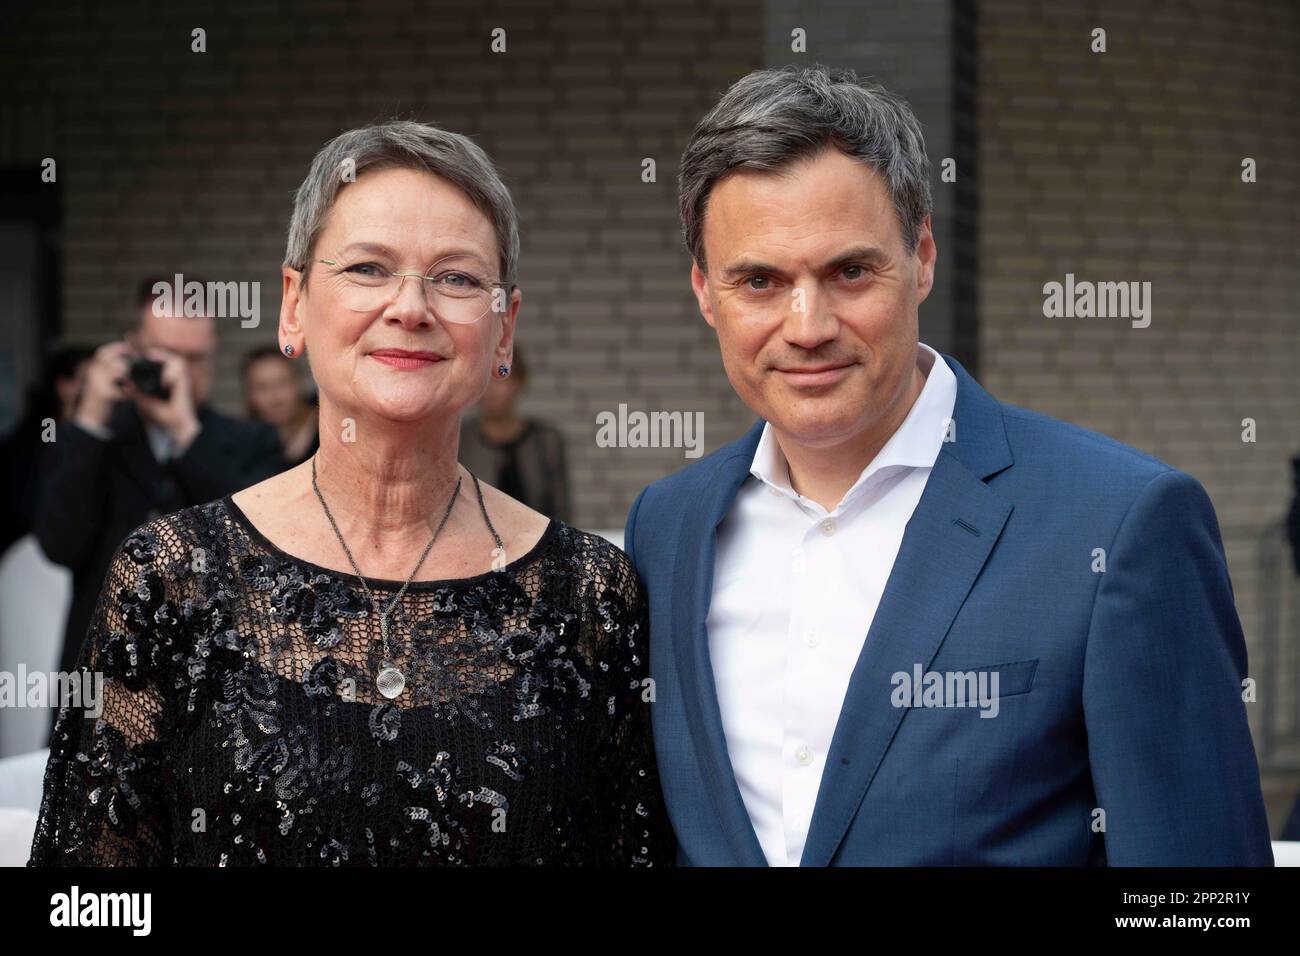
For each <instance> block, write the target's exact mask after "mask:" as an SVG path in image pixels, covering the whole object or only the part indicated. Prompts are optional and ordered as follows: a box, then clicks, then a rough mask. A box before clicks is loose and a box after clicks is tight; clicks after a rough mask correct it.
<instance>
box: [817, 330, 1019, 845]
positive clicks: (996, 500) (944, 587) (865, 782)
mask: <svg viewBox="0 0 1300 956" xmlns="http://www.w3.org/2000/svg"><path fill="white" fill-rule="evenodd" d="M943 358H944V359H945V361H947V362H948V364H949V365H950V366H951V367H952V368H953V372H954V374H956V376H957V402H956V405H955V408H954V411H953V419H954V421H955V425H956V428H955V431H956V441H955V442H948V443H945V445H944V447H943V449H942V450H941V451H940V453H939V457H938V459H937V460H936V461H935V464H934V468H933V470H932V471H931V473H930V477H929V479H928V481H927V482H926V486H925V491H924V492H923V493H922V495H921V499H920V501H919V502H918V504H917V507H916V511H915V512H913V514H912V517H911V520H910V521H908V524H907V530H906V532H905V533H904V535H903V541H902V545H901V547H900V548H899V552H898V557H897V559H896V560H895V562H894V567H893V569H892V571H891V572H890V575H889V579H888V581H887V582H886V584H885V591H884V594H883V596H882V597H881V600H880V606H879V608H878V609H877V611H876V615H875V618H874V619H873V620H872V623H871V627H870V629H869V630H868V632H867V638H866V641H865V643H864V645H863V648H862V653H861V655H860V656H859V658H858V661H857V664H856V666H855V667H854V669H853V674H852V676H851V678H850V680H849V686H848V690H847V692H846V693H845V696H844V705H843V708H842V710H841V712H840V716H839V720H838V723H837V724H836V726H835V734H834V736H833V737H832V739H831V745H830V750H829V751H828V753H827V755H826V765H825V769H824V770H823V772H822V780H821V785H820V788H819V790H818V792H817V803H816V806H815V807H814V810H813V815H812V820H811V821H810V824H809V831H808V840H807V842H806V843H805V844H804V852H803V858H802V859H801V861H800V864H801V865H803V866H825V865H826V864H828V863H829V862H830V861H831V859H832V858H833V857H834V854H835V851H836V850H837V849H838V847H839V845H840V843H841V841H842V840H843V838H844V834H845V832H846V831H847V829H848V826H849V823H850V822H851V821H852V819H853V816H854V814H856V813H857V810H858V807H859V805H860V804H861V803H862V799H863V797H864V796H865V795H866V792H867V789H868V788H869V787H870V786H871V782H872V780H873V779H874V777H875V774H876V771H877V769H878V768H879V767H880V763H881V761H882V760H883V759H884V756H885V753H886V751H887V750H888V749H889V746H890V744H891V743H892V742H893V740H894V736H895V734H896V733H897V731H898V727H899V725H900V724H901V723H902V721H903V719H904V717H905V716H906V714H907V708H902V707H895V706H893V704H892V703H891V700H890V695H891V692H892V690H893V685H892V682H891V676H892V675H893V674H895V673H897V672H899V671H903V672H906V673H908V674H911V673H912V670H913V668H914V667H915V665H917V664H920V665H921V666H922V668H923V669H925V670H928V669H929V667H930V664H931V662H932V661H933V660H934V657H935V655H936V654H937V653H938V651H939V647H940V645H942V643H943V641H944V638H945V637H946V636H947V633H948V628H949V626H950V625H951V624H952V620H953V618H954V617H955V616H956V615H957V612H958V610H960V608H961V606H962V604H963V602H964V601H965V600H966V595H967V594H968V593H969V592H970V589H971V587H972V585H973V584H974V583H975V579H976V578H977V577H978V576H979V573H980V570H981V569H982V568H983V567H984V563H985V561H987V560H988V556H989V554H990V552H991V551H992V550H993V546H994V544H995V543H996V542H997V540H998V537H999V535H1000V534H1001V533H1002V528H1003V526H1004V525H1005V524H1006V521H1007V517H1008V516H1009V515H1010V514H1011V505H1010V504H1009V503H1008V502H1006V501H1005V500H1004V499H1003V498H1002V497H1001V496H1000V495H998V494H996V493H995V492H994V491H992V490H991V489H990V488H989V487H988V485H986V484H985V483H984V479H985V478H986V477H988V476H989V475H991V474H994V473H996V472H997V471H1001V470H1002V469H1003V468H1006V467H1008V466H1009V465H1011V463H1012V459H1011V450H1010V446H1009V445H1008V444H1007V440H1006V432H1005V429H1004V426H1003V423H1002V412H1001V409H1000V408H999V407H998V404H997V402H996V400H995V399H993V397H992V396H990V395H989V394H988V393H987V392H985V391H984V390H983V389H982V388H980V386H979V385H978V384H976V382H975V381H974V379H972V378H971V377H970V376H969V375H968V374H967V373H966V371H965V370H964V369H963V368H962V367H961V366H960V365H959V364H958V363H957V362H956V361H955V360H953V359H951V358H949V357H948V356H943Z"/></svg>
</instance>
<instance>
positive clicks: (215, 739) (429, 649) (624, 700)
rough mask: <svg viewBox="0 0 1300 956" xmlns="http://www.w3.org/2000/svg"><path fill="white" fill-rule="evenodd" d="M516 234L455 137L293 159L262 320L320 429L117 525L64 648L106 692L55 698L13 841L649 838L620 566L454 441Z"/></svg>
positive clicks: (644, 756) (519, 853)
mask: <svg viewBox="0 0 1300 956" xmlns="http://www.w3.org/2000/svg"><path fill="white" fill-rule="evenodd" d="M518 258H519V235H518V227H517V224H516V214H515V209H514V204H513V202H512V201H511V198H510V194H509V192H508V191H507V189H506V187H505V185H504V184H503V183H502V181H501V179H500V178H499V176H498V175H497V173H496V171H495V169H494V168H493V166H492V163H491V161H490V160H489V159H488V157H487V156H486V155H485V154H484V153H483V151H482V150H481V149H480V148H479V147H478V146H476V145H475V144H474V143H473V142H471V141H470V140H469V139H467V138H465V137H464V136H459V135H457V134H455V133H449V132H445V131H443V130H439V129H435V128H433V127H430V126H425V125H422V124H419V123H413V122H394V123H387V124H384V125H380V126H373V127H367V128H365V129H357V130H352V131H350V132H347V133H344V134H343V135H341V136H339V137H337V138H336V139H334V140H332V141H331V142H329V143H327V144H326V145H325V147H324V148H323V149H322V150H321V151H320V152H319V153H318V154H317V156H316V158H315V160H314V162H313V163H312V166H311V170H310V172H309V173H308V175H307V178H306V179H305V180H304V182H303V184H302V186H301V187H300V188H299V190H298V192H297V197H296V199H295V202H294V209H293V218H292V222H291V224H290V227H289V240H288V249H287V252H286V256H285V261H284V265H283V269H282V273H283V292H284V299H283V304H282V307H281V312H280V324H279V343H280V347H281V349H282V351H283V352H284V354H285V355H286V356H289V357H291V358H293V359H295V360H303V359H304V358H305V359H306V360H307V361H308V362H309V367H310V370H311V372H312V374H313V376H314V378H315V380H316V385H317V387H318V389H319V393H320V436H319V437H320V448H319V450H318V451H317V453H316V454H315V455H314V456H312V458H311V459H309V460H308V461H306V462H304V463H302V464H301V465H298V466H297V467H295V468H291V469H289V470H288V471H285V472H283V473H281V474H280V475H277V476H276V477H274V478H271V479H269V480H267V481H264V482H262V483H260V484H257V485H253V486H251V487H249V488H245V489H244V490H242V491H239V492H237V493H235V494H234V495H229V496H227V497H225V498H223V499H220V500H217V501H213V502H210V503H208V504H205V505H201V506H198V507H193V508H188V509H185V510H182V511H179V512H176V513H174V514H171V515H167V516H165V517H161V518H157V519H154V520H152V521H150V522H148V523H146V524H144V525H142V526H141V527H139V528H138V529H136V530H135V531H134V532H133V533H132V534H131V535H130V536H129V537H128V538H127V539H126V541H125V542H123V544H122V545H121V547H120V548H119V550H118V552H117V554H116V556H115V558H114V561H113V564H112V568H111V570H110V572H109V575H108V579H107V581H106V582H105V585H104V589H103V591H102V593H101V595H100V599H99V606H98V609H97V611H96V614H95V618H94V622H93V624H92V627H91V630H90V632H89V634H88V635H87V637H86V641H85V645H84V648H83V651H82V657H81V665H82V667H84V668H85V669H87V670H89V671H91V672H96V673H101V674H102V675H103V677H104V685H103V692H102V695H101V697H102V700H101V707H100V708H99V710H100V712H99V713H98V714H96V715H94V716H92V715H90V714H87V713H85V712H83V711H82V710H78V709H73V708H71V707H67V706H65V707H64V708H63V709H62V710H61V711H60V713H59V717H58V722H57V726H56V729H55V733H54V737H53V740H52V749H51V755H50V762H49V766H48V770H47V773H46V783H45V795H44V800H43V805H42V807H41V813H40V821H39V825H38V830H37V834H36V839H35V843H34V845H33V848H32V860H31V862H32V863H33V864H70V863H76V864H100V865H113V864H154V865H172V864H176V865H227V864H231V865H238V864H268V863H269V864H278V865H335V866H337V865H393V864H417V865H424V864H435V865H436V864H461V865H480V864H520V865H571V864H605V865H647V864H663V863H669V862H671V861H672V858H673V854H674V849H675V847H674V844H673V838H672V832H671V829H670V828H669V826H668V821H667V818H666V815H665V812H664V809H663V803H662V797H661V794H660V791H659V782H658V776H657V772H656V768H655V762H654V752H653V749H652V747H651V743H650V717H649V701H650V699H651V698H652V696H653V695H652V694H651V693H650V690H649V687H648V683H649V682H648V679H647V677H646V674H647V659H646V638H647V633H646V631H647V624H646V619H647V610H646V603H645V597H644V594H643V592H642V588H641V584H640V581H639V579H638V578H637V574H636V571H635V570H634V568H633V567H632V565H631V563H630V562H629V561H628V559H627V557H626V556H625V555H624V554H623V553H622V552H621V551H619V550H618V549H617V548H615V547H613V546H612V545H610V544H609V543H607V542H605V541H604V540H603V539H600V538H597V537H595V536H593V535H590V534H586V533H584V532H581V531H578V530H577V529H575V528H572V527H570V526H569V525H567V524H565V523H563V522H562V521H560V520H558V519H555V518H548V517H547V516H545V515H542V514H539V513H538V512H535V511H533V510H532V509H530V508H528V507H526V506H524V505H522V504H520V503H519V502H518V501H515V500H514V499H512V498H510V497H509V496H507V495H505V494H503V493H502V492H500V491H498V490H496V489H495V488H492V487H489V486H488V485H486V484H483V483H481V482H480V481H479V480H478V479H477V478H476V477H475V476H474V475H473V474H471V473H469V472H468V471H466V470H465V469H464V467H463V466H461V465H460V464H459V463H458V461H457V450H458V436H459V427H460V422H459V419H460V414H461V412H462V411H463V410H464V409H465V408H467V407H469V406H470V405H472V404H474V403H475V402H476V401H477V400H478V399H479V397H480V396H481V395H482V394H483V392H484V389H485V388H486V387H487V384H488V381H489V377H490V376H497V377H498V378H503V377H505V376H507V375H508V374H509V373H510V364H511V355H512V348H513V343H514V333H515V321H516V316H517V314H518V310H519V305H520V290H519V288H518V286H517V268H518ZM408 279H409V280H411V281H407V280H408ZM200 823H201V824H202V825H201V826H200V825H199V824H200Z"/></svg>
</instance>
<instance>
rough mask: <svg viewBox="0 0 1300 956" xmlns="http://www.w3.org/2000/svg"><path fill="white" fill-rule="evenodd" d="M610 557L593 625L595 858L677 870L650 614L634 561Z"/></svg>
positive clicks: (616, 555) (599, 586)
mask: <svg viewBox="0 0 1300 956" xmlns="http://www.w3.org/2000/svg"><path fill="white" fill-rule="evenodd" d="M608 550H609V552H610V554H611V555H612V556H613V557H612V559H611V560H609V561H608V563H607V562H606V561H605V560H601V561H599V562H598V565H600V570H599V572H598V575H597V581H596V590H597V593H596V598H595V600H596V614H595V620H594V622H593V626H594V627H595V628H596V629H597V631H598V632H599V633H598V638H597V639H598V642H599V648H600V650H599V655H600V657H599V660H598V664H597V669H598V672H599V673H600V674H601V677H602V682H601V685H600V688H601V690H600V693H599V694H598V695H596V696H595V700H593V701H592V706H593V707H594V708H595V709H596V710H597V713H598V716H599V720H598V722H597V725H598V726H599V727H600V728H601V737H600V739H599V740H598V741H597V744H596V746H597V754H598V756H597V766H598V775H599V776H598V790H599V791H600V792H599V794H598V799H597V801H596V806H597V807H599V808H602V809H601V810H600V812H601V813H602V832H601V833H599V834H594V836H595V837H596V839H597V840H598V841H599V843H598V844H597V845H595V846H593V851H595V855H596V856H597V857H600V856H602V855H604V856H606V858H607V860H608V863H609V864H610V865H615V866H669V865H671V864H672V862H673V859H674V857H675V855H676V842H675V838H674V836H673V831H672V827H671V825H670V824H669V822H668V812H667V809H666V808H665V806H664V800H663V792H662V791H661V789H660V785H659V773H658V769H657V767H656V764H655V752H654V743H653V739H652V737H651V733H650V708H651V707H653V706H654V704H653V699H654V693H653V685H652V684H651V683H650V680H649V672H650V667H649V657H648V654H649V636H650V622H649V608H648V606H647V604H646V599H645V592H644V590H643V589H642V586H641V580H640V578H639V577H638V575H637V572H636V569H635V568H634V567H633V566H632V563H631V561H629V560H628V558H627V556H626V555H624V554H623V552H622V551H619V550H618V549H616V548H614V547H613V546H610V547H609V549H608Z"/></svg>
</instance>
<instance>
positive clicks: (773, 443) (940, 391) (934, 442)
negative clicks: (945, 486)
mask: <svg viewBox="0 0 1300 956" xmlns="http://www.w3.org/2000/svg"><path fill="white" fill-rule="evenodd" d="M917 346H918V348H917V365H918V366H920V367H922V368H924V364H923V363H924V361H925V359H924V356H925V355H926V354H928V355H929V356H930V359H929V361H930V363H931V364H930V371H929V372H928V373H927V374H926V376H925V385H924V386H923V387H922V389H921V394H920V395H918V396H917V398H916V401H915V402H913V403H912V407H911V409H910V410H909V411H908V413H907V417H906V418H905V419H903V423H902V424H901V425H899V426H898V428H897V430H895V432H894V434H893V435H891V436H890V437H889V440H888V441H887V442H885V445H884V447H883V448H881V449H880V451H879V452H878V453H877V454H876V457H875V458H873V459H872V460H871V462H870V463H869V464H868V465H867V467H866V468H864V469H863V471H862V474H861V475H859V476H858V480H857V481H856V482H854V483H853V487H851V488H850V489H849V490H848V491H847V492H845V494H844V497H843V498H842V499H841V500H840V503H839V505H837V506H836V509H835V510H836V511H838V510H840V508H843V507H844V506H845V505H847V504H849V503H850V502H851V501H852V500H853V499H854V498H856V497H858V495H859V494H861V492H862V491H863V490H864V489H865V488H866V487H867V486H868V485H869V484H870V483H871V482H872V480H873V479H874V478H875V476H876V475H878V474H880V473H881V472H883V471H884V470H885V469H890V471H891V472H892V471H894V470H898V469H908V468H930V467H933V465H934V462H935V459H936V458H938V457H939V452H940V450H942V448H943V442H944V438H945V436H946V435H947V432H948V426H949V422H950V421H951V420H952V413H953V409H954V407H955V406H956V404H957V376H956V375H954V374H953V371H952V369H950V368H949V367H948V363H947V362H945V361H944V360H943V357H942V356H941V355H939V353H938V352H936V351H935V350H934V349H932V348H930V346H928V345H926V344H925V343H924V342H918V343H917ZM749 473H750V474H751V475H753V476H754V477H755V478H757V479H758V480H759V481H761V482H763V483H764V484H766V485H767V486H768V487H769V488H772V489H774V490H776V491H777V492H779V493H780V494H782V495H785V496H786V497H788V498H791V499H794V500H795V501H799V500H800V497H801V496H800V495H799V493H798V492H796V491H795V490H794V488H793V486H792V485H791V484H790V468H789V465H788V463H787V462H786V458H785V455H784V454H783V453H782V451H781V446H780V444H779V443H778V442H777V440H776V434H775V433H774V432H773V431H772V425H771V423H770V422H767V423H764V425H763V432H762V434H761V435H760V436H759V439H758V447H757V448H755V449H754V460H753V463H752V464H751V465H750V469H749Z"/></svg>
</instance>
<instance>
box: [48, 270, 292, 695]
mask: <svg viewBox="0 0 1300 956" xmlns="http://www.w3.org/2000/svg"><path fill="white" fill-rule="evenodd" d="M160 281H167V280H160ZM154 286H155V280H153V279H148V280H146V281H144V282H143V283H142V284H141V286H140V289H139V294H138V296H137V299H136V305H137V318H136V323H135V327H134V328H133V329H131V330H130V331H129V332H127V334H126V336H125V341H121V342H111V343H109V344H107V345H104V346H101V347H100V348H99V349H98V350H97V351H96V352H95V356H94V359H93V360H92V361H91V363H90V366H89V368H88V369H87V372H86V378H85V383H84V385H83V387H82V390H81V394H80V395H79V396H78V399H77V404H76V410H75V413H74V415H73V417H72V420H71V421H67V422H62V423H60V424H59V426H58V427H59V431H58V434H57V439H56V441H55V442H54V444H53V447H52V448H51V449H50V453H49V456H48V458H47V460H46V464H45V468H44V471H43V474H42V476H41V487H40V492H39V495H38V499H37V506H36V514H35V521H34V525H35V527H34V531H35V534H36V537H37V539H38V540H39V542H40V545H41V548H42V549H43V550H44V551H45V553H46V555H48V556H49V558H50V560H52V561H54V562H56V563H58V564H62V565H65V566H66V567H68V568H70V569H71V570H72V572H73V597H72V607H71V609H70V611H69V613H68V622H67V627H66V630H65V632H64V644H63V652H62V655H61V658H60V661H61V662H60V670H63V671H70V670H72V669H73V667H74V666H75V663H76V660H77V654H78V651H80V649H81V642H82V640H83V639H84V637H85V632H86V627H87V625H88V622H89V620H90V616H91V614H92V612H93V611H94V604H95V600H96V598H97V597H98V594H99V591H100V587H101V586H102V584H103V581H104V575H105V573H106V571H107V569H108V563H109V560H110V558H111V557H112V555H113V552H114V551H115V549H116V548H117V546H118V544H119V543H120V542H121V541H122V539H123V538H125V537H126V536H127V534H129V533H130V532H131V531H132V530H133V529H134V528H136V527H137V526H139V525H140V524H142V523H143V522H145V521H146V520H148V519H150V518H152V517H155V516H157V515H161V514H167V513H169V512H172V511H177V510H179V509H181V508H184V507H187V506H189V505H195V504H202V503H205V502H207V501H211V500H213V499H215V498H220V497H222V496H223V495H226V494H228V493H230V492H232V491H236V490H238V489H240V488H243V487H245V486H247V485H251V484H255V483H256V482H258V481H261V480H263V479H264V478H267V477H269V476H271V475H273V474H276V473H277V472H279V471H281V470H283V469H284V467H285V463H284V459H283V457H282V455H281V453H280V443H279V440H278V438H277V437H276V434H275V431H274V430H273V429H272V428H270V427H269V426H267V425H265V424H262V423H258V422H245V421H240V420H238V419H234V418H229V417H227V416H225V415H222V414H221V413H219V412H217V411H215V410H213V409H212V408H211V407H209V406H208V405H207V399H208V393H209V390H210V388H211V384H212V359H213V354H214V353H215V351H216V347H217V334H216V323H215V320H214V319H213V318H212V317H211V316H201V317H186V316H173V315H170V314H166V313H165V312H164V310H161V309H160V310H158V311H159V312H163V314H156V313H155V310H154V308H153V304H154V300H155V298H156V296H155V294H154V292H153V289H154ZM52 716H53V715H52Z"/></svg>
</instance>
